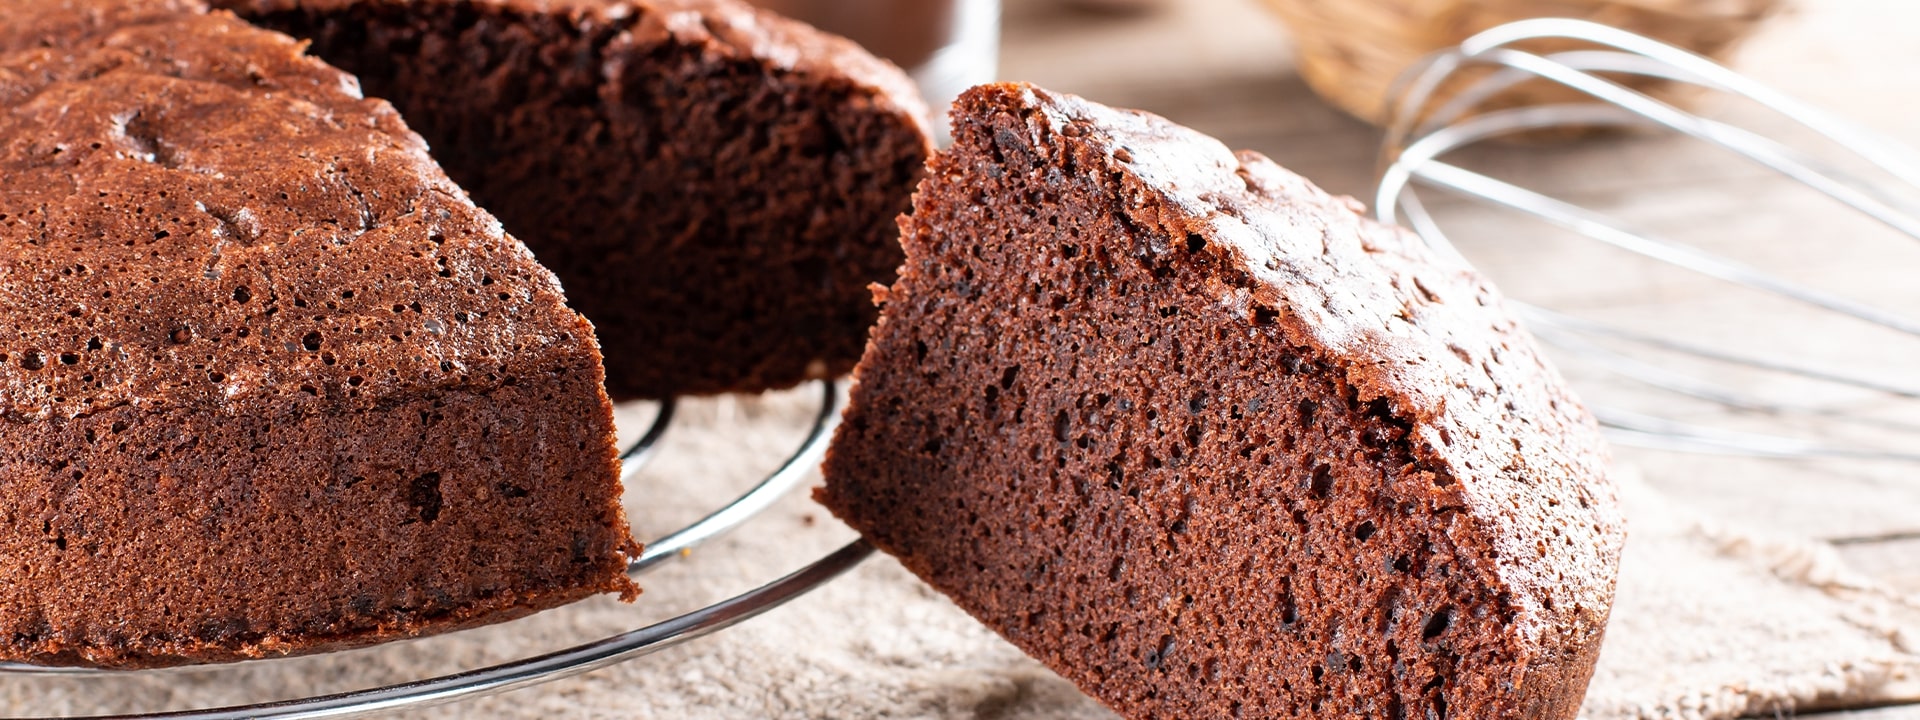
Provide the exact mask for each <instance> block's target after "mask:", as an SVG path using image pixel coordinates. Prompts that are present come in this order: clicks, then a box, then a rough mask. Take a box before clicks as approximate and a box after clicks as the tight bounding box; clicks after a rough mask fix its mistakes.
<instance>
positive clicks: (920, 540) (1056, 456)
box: [819, 85, 1622, 720]
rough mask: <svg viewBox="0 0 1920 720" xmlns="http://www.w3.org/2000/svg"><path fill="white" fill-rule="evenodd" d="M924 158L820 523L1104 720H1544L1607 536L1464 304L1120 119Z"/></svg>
mask: <svg viewBox="0 0 1920 720" xmlns="http://www.w3.org/2000/svg"><path fill="white" fill-rule="evenodd" d="M954 135H955V137H956V140H957V145H956V147H955V148H954V149H952V150H951V151H947V152H943V153H942V154H940V155H939V156H938V157H936V158H935V159H934V161H933V162H932V163H931V165H930V167H929V170H928V177H927V179H926V181H925V182H924V183H922V184H921V186H920V190H919V194H918V195H917V196H916V200H915V204H914V210H913V214H912V215H911V216H910V217H907V218H905V219H903V220H902V227H903V228H904V230H905V243H906V252H907V264H906V266H905V268H904V269H903V270H902V272H901V275H900V278H899V281H898V282H897V283H896V284H894V285H893V286H892V288H891V290H890V291H887V292H884V293H881V297H882V299H883V300H884V303H885V306H884V310H883V313H882V315H883V316H882V318H881V320H880V324H879V326H878V327H877V329H876V330H875V333H874V336H873V339H872V342H871V344H870V345H869V347H868V349H867V352H866V356H865V358H864V359H863V360H862V361H861V364H860V366H859V369H858V370H856V371H855V377H856V379H857V383H856V385H855V387H854V392H853V398H852V404H851V406H850V407H849V409H848V411H847V414H846V419H845V423H844V424H843V425H842V426H841V428H840V430H839V432H838V434H837V435H836V436H835V438H834V442H833V446H832V449H831V451H830V452H829V454H828V456H827V461H826V468H825V471H826V476H827V485H826V487H825V488H824V489H822V490H821V491H820V494H819V497H820V499H821V501H823V502H824V503H826V504H827V506H828V507H830V508H832V510H833V512H834V513H835V514H836V515H838V516H840V517H841V518H843V519H845V520H846V521H847V522H849V523H851V524H852V525H853V527H854V528H856V529H858V530H859V531H860V532H862V533H863V534H864V535H865V536H866V537H867V538H869V539H870V540H871V541H872V542H873V543H874V544H876V545H877V546H879V547H880V548H882V549H884V550H886V551H887V552H890V553H892V554H894V555H896V556H898V557H899V558H900V560H901V562H902V563H904V564H905V565H906V567H907V568H908V569H910V570H912V571H913V572H914V573H916V574H918V575H919V576H920V577H922V578H924V579H925V580H926V581H928V582H929V583H931V584H932V585H933V586H934V587H936V588H938V589H940V590H941V591H944V592H945V593H946V594H948V595H950V596H952V598H953V599H954V600H955V601H956V602H958V603H959V604H960V606H961V607H963V608H965V609H966V610H967V611H968V612H971V613H972V614H973V615H975V616H976V617H978V618H980V619H981V620H982V621H984V622H986V623H987V624H988V625H991V626H992V627H993V628H994V629H995V630H997V631H999V632H1000V633H1001V634H1002V635H1005V636H1006V637H1007V638H1008V639H1010V640H1012V641H1013V642H1014V644H1016V645H1018V646H1019V647H1020V648H1022V649H1024V650H1025V651H1026V652H1028V653H1030V654H1032V655H1033V656H1034V657H1036V658H1039V659H1040V660H1041V661H1043V662H1045V663H1047V664H1048V665H1049V666H1051V667H1052V668H1053V669H1054V670H1056V671H1057V672H1059V673H1060V674H1061V675H1064V676H1065V677H1067V678H1068V679H1071V680H1072V681H1074V682H1075V683H1077V684H1079V686H1080V687H1081V688H1082V689H1084V690H1085V691H1086V692H1088V693H1089V694H1092V695H1094V696H1095V697H1097V698H1099V699H1100V700H1102V701H1104V702H1105V703H1107V704H1108V705H1109V706H1111V707H1112V708H1113V709H1115V710H1117V711H1119V712H1120V713H1121V714H1122V715H1125V716H1128V717H1132V718H1230V717H1249V718H1334V717H1342V718H1345V717H1353V718H1379V719H1382V720H1416V719H1423V718H1424V719H1429V720H1439V719H1443V718H1474V719H1475V720H1498V719H1502V718H1528V719H1531V720H1564V719H1567V718H1572V717H1574V715H1575V713H1576V712H1577V710H1578V708H1579V706H1580V700H1581V697H1582V695H1583V693H1584V692H1585V690H1586V684H1587V680H1588V678H1589V676H1590V675H1591V673H1592V671H1593V664H1594V660H1595V656H1596V654H1597V653H1598V651H1599V648H1600V638H1601V634H1602V630H1603V628H1604V627H1605V625H1606V620H1607V613H1608V609H1609V606H1610V603H1611V601H1612V596H1613V583H1614V576H1615V571H1616V567H1617V563H1618V553H1619V549H1620V545H1621V541H1622V530H1621V519H1620V516H1619V514H1618V509H1617V505H1616V500H1615V497H1614V490H1613V488H1612V486H1611V484H1610V483H1609V482H1608V479H1607V477H1606V475H1605V473H1606V462H1605V458H1604V452H1603V448H1602V444H1601V441H1600V439H1599V437H1598V433H1597V431H1596V428H1595V425H1594V423H1593V421H1592V420H1591V419H1590V418H1589V416H1588V415H1587V414H1586V412H1585V411H1584V410H1582V409H1581V406H1580V405H1579V404H1578V402H1577V401H1576V400H1575V399H1574V398H1573V397H1572V396H1571V395H1569V394H1568V392H1567V391H1566V390H1565V389H1564V388H1563V387H1562V383H1561V381H1560V380H1559V378H1558V377H1557V376H1556V375H1555V373H1554V372H1553V371H1552V370H1550V369H1549V368H1548V367H1547V366H1546V365H1545V364H1543V362H1542V361H1541V359H1540V355H1539V353H1538V352H1537V351H1536V350H1535V347H1534V344H1533V342H1532V341H1531V340H1530V339H1529V338H1528V336H1527V335H1526V334H1525V333H1524V332H1522V331H1521V330H1520V329H1519V328H1518V327H1517V326H1516V325H1515V323H1514V321H1513V319H1512V317H1511V316H1510V315H1509V314H1508V312H1507V311H1506V310H1505V309H1503V306H1502V301H1501V299H1500V298H1499V296H1498V295H1497V294H1496V293H1495V291H1494V290H1493V288H1492V287H1490V286H1489V285H1488V284H1487V283H1486V282H1485V281H1484V280H1482V279H1481V278H1480V277H1478V276H1477V275H1475V274H1474V273H1473V272H1471V271H1470V270H1469V269H1467V268H1466V267H1464V266H1462V265H1459V264H1456V262H1454V261H1447V260H1442V259H1440V258H1438V257H1436V256H1435V255H1434V253H1432V252H1430V251H1429V250H1427V249H1426V248H1425V247H1424V246H1423V245H1422V244H1421V243H1420V242H1419V240H1418V239H1417V238H1414V237H1412V236H1411V235H1409V234H1407V233H1404V232H1402V231H1399V230H1397V229H1394V228H1391V227H1387V226H1384V225H1378V224H1375V223H1373V222H1370V221H1367V220H1365V219H1363V218H1362V217H1361V215H1360V208H1359V207H1358V205H1357V204H1356V203H1354V202H1353V201H1352V200H1348V199H1344V198H1337V197H1333V196H1330V195H1328V194H1326V193H1325V192H1323V191H1321V190H1319V189H1318V188H1315V187H1314V186H1313V185H1311V184H1309V183H1308V182H1307V181H1305V180H1303V179H1302V178H1300V177H1299V176H1297V175H1293V174H1291V173H1289V172H1287V171H1286V170H1283V169H1281V168H1280V167H1279V166H1277V165H1275V164H1273V162H1271V161H1269V160H1267V159H1266V158H1264V157H1262V156H1260V155H1257V154H1254V153H1240V154H1238V155H1236V154H1234V153H1232V152H1229V151H1228V150H1227V148H1225V147H1223V146H1222V145H1221V144H1220V143H1218V142H1216V141H1214V140H1212V139H1210V138H1207V137H1205V136H1202V135H1200V134H1198V133H1195V132H1193V131H1191V130H1187V129H1185V128H1182V127H1179V126H1176V125H1173V124H1172V123H1169V122H1167V121H1165V120H1163V119H1160V118H1158V117H1154V116H1151V115H1145V114H1141V113H1134V112H1127V111H1120V110H1113V109H1110V108H1106V107H1102V106H1099V105H1095V104H1093V103H1090V102H1087V101H1084V100H1081V99H1079V98H1075V97H1071V96H1066V95H1059V94H1053V93H1048V92H1046V91H1043V90H1039V89H1037V88H1033V87H1029V86H1022V85H1000V86H986V87H981V88H976V89H974V90H973V91H971V92H969V94H967V95H966V96H964V97H963V98H962V100H961V101H960V103H959V104H958V105H957V106H956V109H955V111H954Z"/></svg>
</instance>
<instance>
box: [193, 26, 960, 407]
mask: <svg viewBox="0 0 1920 720" xmlns="http://www.w3.org/2000/svg"><path fill="white" fill-rule="evenodd" d="M216 4H221V5H225V6H228V7H231V8H233V9H234V10H236V11H238V12H240V13H241V14H243V15H245V16H246V17H248V18H250V19H252V20H254V21H255V22H258V23H260V24H262V25H265V26H267V27H271V28H274V29H278V30H281V31H284V32H287V33H289V34H292V35H294V36H295V37H300V38H307V39H311V40H312V41H313V51H314V52H315V53H317V54H319V55H320V56H321V57H323V58H325V59H326V60H328V61H329V62H332V63H333V64H335V65H338V66H340V67H341V68H344V69H346V70H347V71H349V72H352V73H354V74H356V75H358V76H359V77H360V80H361V82H363V83H365V86H366V89H367V93H368V94H369V95H372V96H375V97H383V98H388V99H391V100H392V101H393V102H394V104H395V105H396V106H398V107H399V109H400V111H401V113H402V114H403V115H404V116H405V117H406V119H407V122H408V123H409V124H411V125H412V126H413V127H414V128H416V129H418V130H419V131H420V132H421V134H422V135H424V136H425V137H426V138H427V140H428V142H429V143H430V144H431V145H432V147H433V154H434V157H435V158H436V159H437V160H439V161H440V163H441V164H442V165H444V166H445V167H446V168H447V172H448V173H449V174H451V175H452V176H453V179H454V180H456V181H458V182H459V183H460V184H461V185H462V186H464V187H465V188H466V189H467V190H468V191H470V192H472V193H473V197H474V199H475V200H476V201H478V202H479V204H480V205H481V206H482V207H485V208H487V209H488V210H489V211H491V212H493V213H494V214H495V215H497V216H499V217H500V219H501V221H502V222H504V223H505V224H506V228H507V230H508V231H509V232H512V233H514V234H515V235H517V236H518V237H520V238H521V239H523V240H525V241H526V243H527V245H528V246H529V247H531V248H533V251H534V254H535V255H537V256H538V257H539V258H540V262H541V263H542V264H544V265H546V266H547V267H549V268H552V269H553V271H554V272H555V273H556V274H558V275H559V277H560V280H561V283H562V284H563V285H564V286H565V287H566V290H567V294H568V296H569V297H570V298H571V299H572V302H573V303H574V307H575V308H577V309H579V310H580V311H581V312H582V313H584V314H586V316H587V317H588V318H589V319H591V320H592V321H593V322H594V324H595V326H597V327H598V328H599V330H600V341H601V343H602V345H603V347H604V349H605V351H606V358H607V376H608V389H609V391H610V392H612V393H613V394H614V396H615V397H616V398H622V397H660V396H666V395H673V394H677V393H695V394H698V393H716V392H723V391H757V390H764V389H768V388H776V387H783V386H790V385H793V384H795V383H798V382H800V381H802V380H805V379H808V378H814V377H826V376H838V375H841V374H844V373H845V372H847V371H848V370H850V369H851V368H852V367H853V363H854V361H856V360H858V359H859V357H860V351H861V348H862V347H863V343H864V342H865V340H866V333H867V328H868V327H869V326H870V325H872V323H873V319H874V316H875V311H874V308H873V304H872V302H871V300H870V298H869V297H868V295H867V291H866V286H867V284H868V283H871V282H875V281H888V280H891V279H892V275H893V272H894V270H895V268H897V267H898V266H899V264H900V259H901V255H900V249H899V236H898V230H897V228H896V227H895V226H894V222H893V221H894V217H896V216H897V215H899V214H900V213H901V212H902V211H904V210H906V209H907V207H908V196H909V194H910V193H911V192H912V189H913V184H914V182H915V180H916V179H917V178H918V177H919V174H920V171H921V168H922V166H923V164H924V163H925V161H926V156H927V153H928V152H929V146H928V140H927V133H926V129H925V126H924V120H923V119H922V117H921V116H922V115H923V114H924V113H925V109H924V107H923V106H922V105H921V103H920V101H919V100H918V99H917V96H916V95H915V93H914V91H913V89H912V86H911V84H910V83H909V81H908V80H907V78H906V76H905V75H904V74H902V73H901V72H900V71H899V70H898V69H897V68H895V67H893V66H891V65H888V64H886V63H885V62H884V61H881V60H877V59H875V58H874V57H872V56H871V55H868V54H867V53H866V52H865V51H863V50H861V49H859V48H858V47H856V46H855V45H853V44H852V43H850V42H847V41H845V40H842V39H839V38H836V37H831V36H828V35H825V34H822V33H820V32H819V31H816V30H813V29H812V28H809V27H806V26H804V25H801V24H799V23H797V22H793V21H790V20H786V19H783V18H780V17H778V16H776V15H774V14H772V13H768V12H765V11H759V10H755V9H753V8H750V7H748V6H746V5H744V4H742V3H740V2H738V1H737V0H218V2H217V3H216Z"/></svg>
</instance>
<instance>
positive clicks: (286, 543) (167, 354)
mask: <svg viewBox="0 0 1920 720" xmlns="http://www.w3.org/2000/svg"><path fill="white" fill-rule="evenodd" d="M0 18H4V21H3V22H0V177H4V178H5V185H4V187H0V298H4V300H0V398H4V408H0V412H4V422H0V513H4V516H5V522H3V523H0V658H3V659H7V660H24V661H28V662H36V663H55V664H80V665H100V666H117V667H144V666H157V665H168V664H179V663H188V662H210V661H225V660H236V659H244V658H255V657H265V656H272V655H281V654H288V653H301V652H311V651H316V650H322V649H332V648H338V647H346V646H352V645H360V644H366V643H371V642H376V641H380V640H386V639H391V638H400V637H411V636H416V635H422V634H427V633H434V632H441V631H446V630H451V629H455V628H458V627H462V626H467V625H474V624H479V623H484V622H490V621H496V620H502V619H507V618H511V617H515V616H519V615H524V614H526V613H529V612H533V611H535V610H539V609H542V608H547V607H551V606H554V605H559V604H561V603H565V602H569V601H572V600H576V599H579V598H581V597H584V596H586V595H589V594H592V593H599V592H620V593H623V594H627V595H631V594H632V593H633V592H634V589H633V586H632V584H631V582H630V581H628V579H627V578H626V575H625V573H624V569H625V561H626V557H627V554H629V553H632V552H634V551H635V550H636V549H637V548H635V546H634V545H633V543H632V541H631V540H630V539H629V538H628V535H627V529H626V522H625V519H624V518H623V516H622V513H621V510H620V505H619V497H620V485H619V480H618V474H617V461H616V460H615V456H614V448H613V445H612V416H611V407H610V405H609V404H608V402H607V399H606V396H605V395H604V393H603V392H602V391H601V390H600V382H601V370H600V363H599V354H598V352H597V350H596V348H595V345H594V341H593V334H592V328H591V326H589V325H588V324H587V323H586V322H585V321H584V320H582V319H581V318H580V317H579V316H578V315H576V314H574V313H573V312H571V311H569V310H568V309H567V308H566V307H565V306H564V304H563V303H564V298H563V297H562V296H561V294H560V291H559V287H558V285H557V284H556V283H555V282H554V280H553V277H552V276H551V275H550V274H548V273H547V272H546V271H545V270H543V269H541V268H540V267H539V266H538V265H536V264H535V263H534V261H533V258H532V256H531V255H530V254H529V253H528V252H527V251H526V249H525V248H523V247H522V246H521V245H520V244H519V243H518V242H516V241H514V240H513V239H512V238H510V237H508V236H506V235H504V234H502V232H501V231H500V229H499V226H498V223H496V222H495V221H494V220H493V219H492V218H491V217H489V216H487V215H486V214H485V213H484V212H482V211H480V210H479V209H477V208H475V207H474V206H473V205H472V203H470V202H468V200H467V198H466V195H465V194H463V193H462V192H461V191H460V189H459V188H457V187H455V186H454V185H453V183H451V182H450V181H448V180H447V178H446V177H445V176H444V175H442V174H441V172H440V171H439V169H438V168H437V167H435V165H434V164H433V162H432V161H431V160H430V159H428V157H427V154H426V147H425V145H424V144H423V143H422V142H421V141H420V139H419V138H418V137H416V136H414V135H413V134H412V133H411V132H410V131H408V130H407V128H406V126H405V125H404V124H402V123H401V121H400V118H399V116H398V115H396V114H395V113H394V112H393V110H392V109H391V108H390V107H388V106H387V104H386V103H385V102H381V101H371V100H363V99H361V98H360V97H359V95H358V92H357V89H356V86H355V84H354V81H353V80H352V78H350V77H348V76H346V75H343V74H341V73H340V72H339V71H336V70H334V69H332V68H329V67H327V66H326V65H324V64H322V63H321V62H320V61H318V60H314V59H311V58H307V57H303V56H302V55H301V47H300V45H298V44H297V43H296V42H295V41H293V40H292V39H290V38H287V37H286V36H283V35H279V34H277V33H272V32H267V31H264V30H259V29H256V28H253V27H251V26H249V25H247V24H245V23H243V22H241V21H239V20H236V19H234V18H233V17H231V16H228V15H226V14H224V13H221V14H216V15H211V16H210V15H205V14H202V13H200V12H199V10H198V8H196V7H195V6H194V4H193V3H190V2H167V1H166V0H135V1H132V2H101V1H88V0H0Z"/></svg>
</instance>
